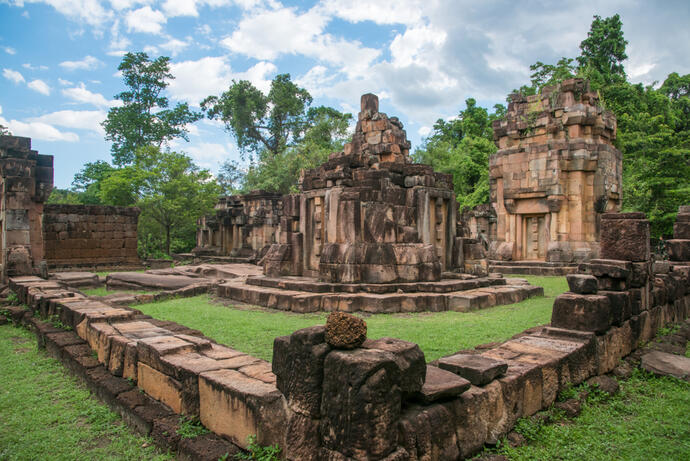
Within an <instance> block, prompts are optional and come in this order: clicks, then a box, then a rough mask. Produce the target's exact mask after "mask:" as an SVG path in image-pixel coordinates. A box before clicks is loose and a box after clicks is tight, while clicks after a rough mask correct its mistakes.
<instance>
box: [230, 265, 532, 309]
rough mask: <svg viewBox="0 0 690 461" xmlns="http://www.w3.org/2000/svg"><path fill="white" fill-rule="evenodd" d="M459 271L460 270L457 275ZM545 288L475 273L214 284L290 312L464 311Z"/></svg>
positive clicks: (512, 300) (267, 279)
mask: <svg viewBox="0 0 690 461" xmlns="http://www.w3.org/2000/svg"><path fill="white" fill-rule="evenodd" d="M458 275H460V274H458ZM543 295H544V289H543V288H541V287H536V286H532V285H530V284H529V283H528V282H527V281H526V280H522V279H504V278H502V277H495V276H494V277H475V276H469V275H466V274H462V278H457V279H455V278H453V279H442V280H440V281H438V282H413V283H395V284H374V283H327V282H319V281H318V280H317V279H314V278H309V277H288V276H286V277H265V276H257V277H248V278H246V279H244V280H243V279H233V280H229V281H227V282H225V283H221V284H219V285H218V296H220V297H224V298H231V299H235V300H238V301H242V302H245V303H248V304H254V305H259V306H264V307H269V308H272V309H279V310H286V311H292V312H300V313H304V312H319V311H344V312H359V311H362V312H369V313H396V312H423V311H432V312H440V311H447V310H453V311H459V312H468V311H473V310H477V309H484V308H487V307H492V306H496V305H502V304H513V303H516V302H520V301H523V300H525V299H527V298H531V297H533V296H543Z"/></svg>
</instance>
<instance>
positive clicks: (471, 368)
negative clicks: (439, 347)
mask: <svg viewBox="0 0 690 461" xmlns="http://www.w3.org/2000/svg"><path fill="white" fill-rule="evenodd" d="M438 366H439V367H440V368H443V369H444V370H448V371H450V372H453V373H455V374H457V375H459V376H462V377H463V378H465V379H467V380H469V381H470V382H471V383H472V384H474V385H475V386H484V385H486V384H488V383H490V382H491V381H493V380H494V379H496V378H498V377H499V376H501V375H503V374H504V373H505V372H506V370H507V369H508V364H507V363H506V362H504V361H502V360H497V359H493V358H490V357H485V356H483V355H480V354H455V355H451V356H449V357H442V358H440V359H439V360H438Z"/></svg>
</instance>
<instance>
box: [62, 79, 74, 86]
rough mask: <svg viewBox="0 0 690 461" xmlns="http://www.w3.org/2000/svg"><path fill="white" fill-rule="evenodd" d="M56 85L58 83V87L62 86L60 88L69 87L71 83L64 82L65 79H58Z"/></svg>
mask: <svg viewBox="0 0 690 461" xmlns="http://www.w3.org/2000/svg"><path fill="white" fill-rule="evenodd" d="M58 83H59V84H60V85H62V86H70V85H73V83H72V82H70V81H69V80H65V79H62V78H58Z"/></svg>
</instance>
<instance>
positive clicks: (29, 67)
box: [22, 62, 48, 70]
mask: <svg viewBox="0 0 690 461" xmlns="http://www.w3.org/2000/svg"><path fill="white" fill-rule="evenodd" d="M22 67H23V68H24V69H29V70H48V66H44V65H40V66H34V65H32V64H31V63H29V62H25V63H24V64H22Z"/></svg>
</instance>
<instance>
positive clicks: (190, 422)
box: [177, 415, 209, 439]
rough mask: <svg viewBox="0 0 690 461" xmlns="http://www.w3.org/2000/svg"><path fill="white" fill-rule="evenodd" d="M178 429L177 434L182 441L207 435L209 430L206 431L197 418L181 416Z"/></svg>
mask: <svg viewBox="0 0 690 461" xmlns="http://www.w3.org/2000/svg"><path fill="white" fill-rule="evenodd" d="M179 424H180V426H179V428H178V429H177V433H178V434H179V435H180V437H182V438H183V439H193V438H194V437H198V436H200V435H204V434H208V433H209V430H208V429H206V428H205V427H204V426H203V425H202V424H201V421H199V419H198V418H190V417H188V416H185V415H181V416H180V419H179Z"/></svg>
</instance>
